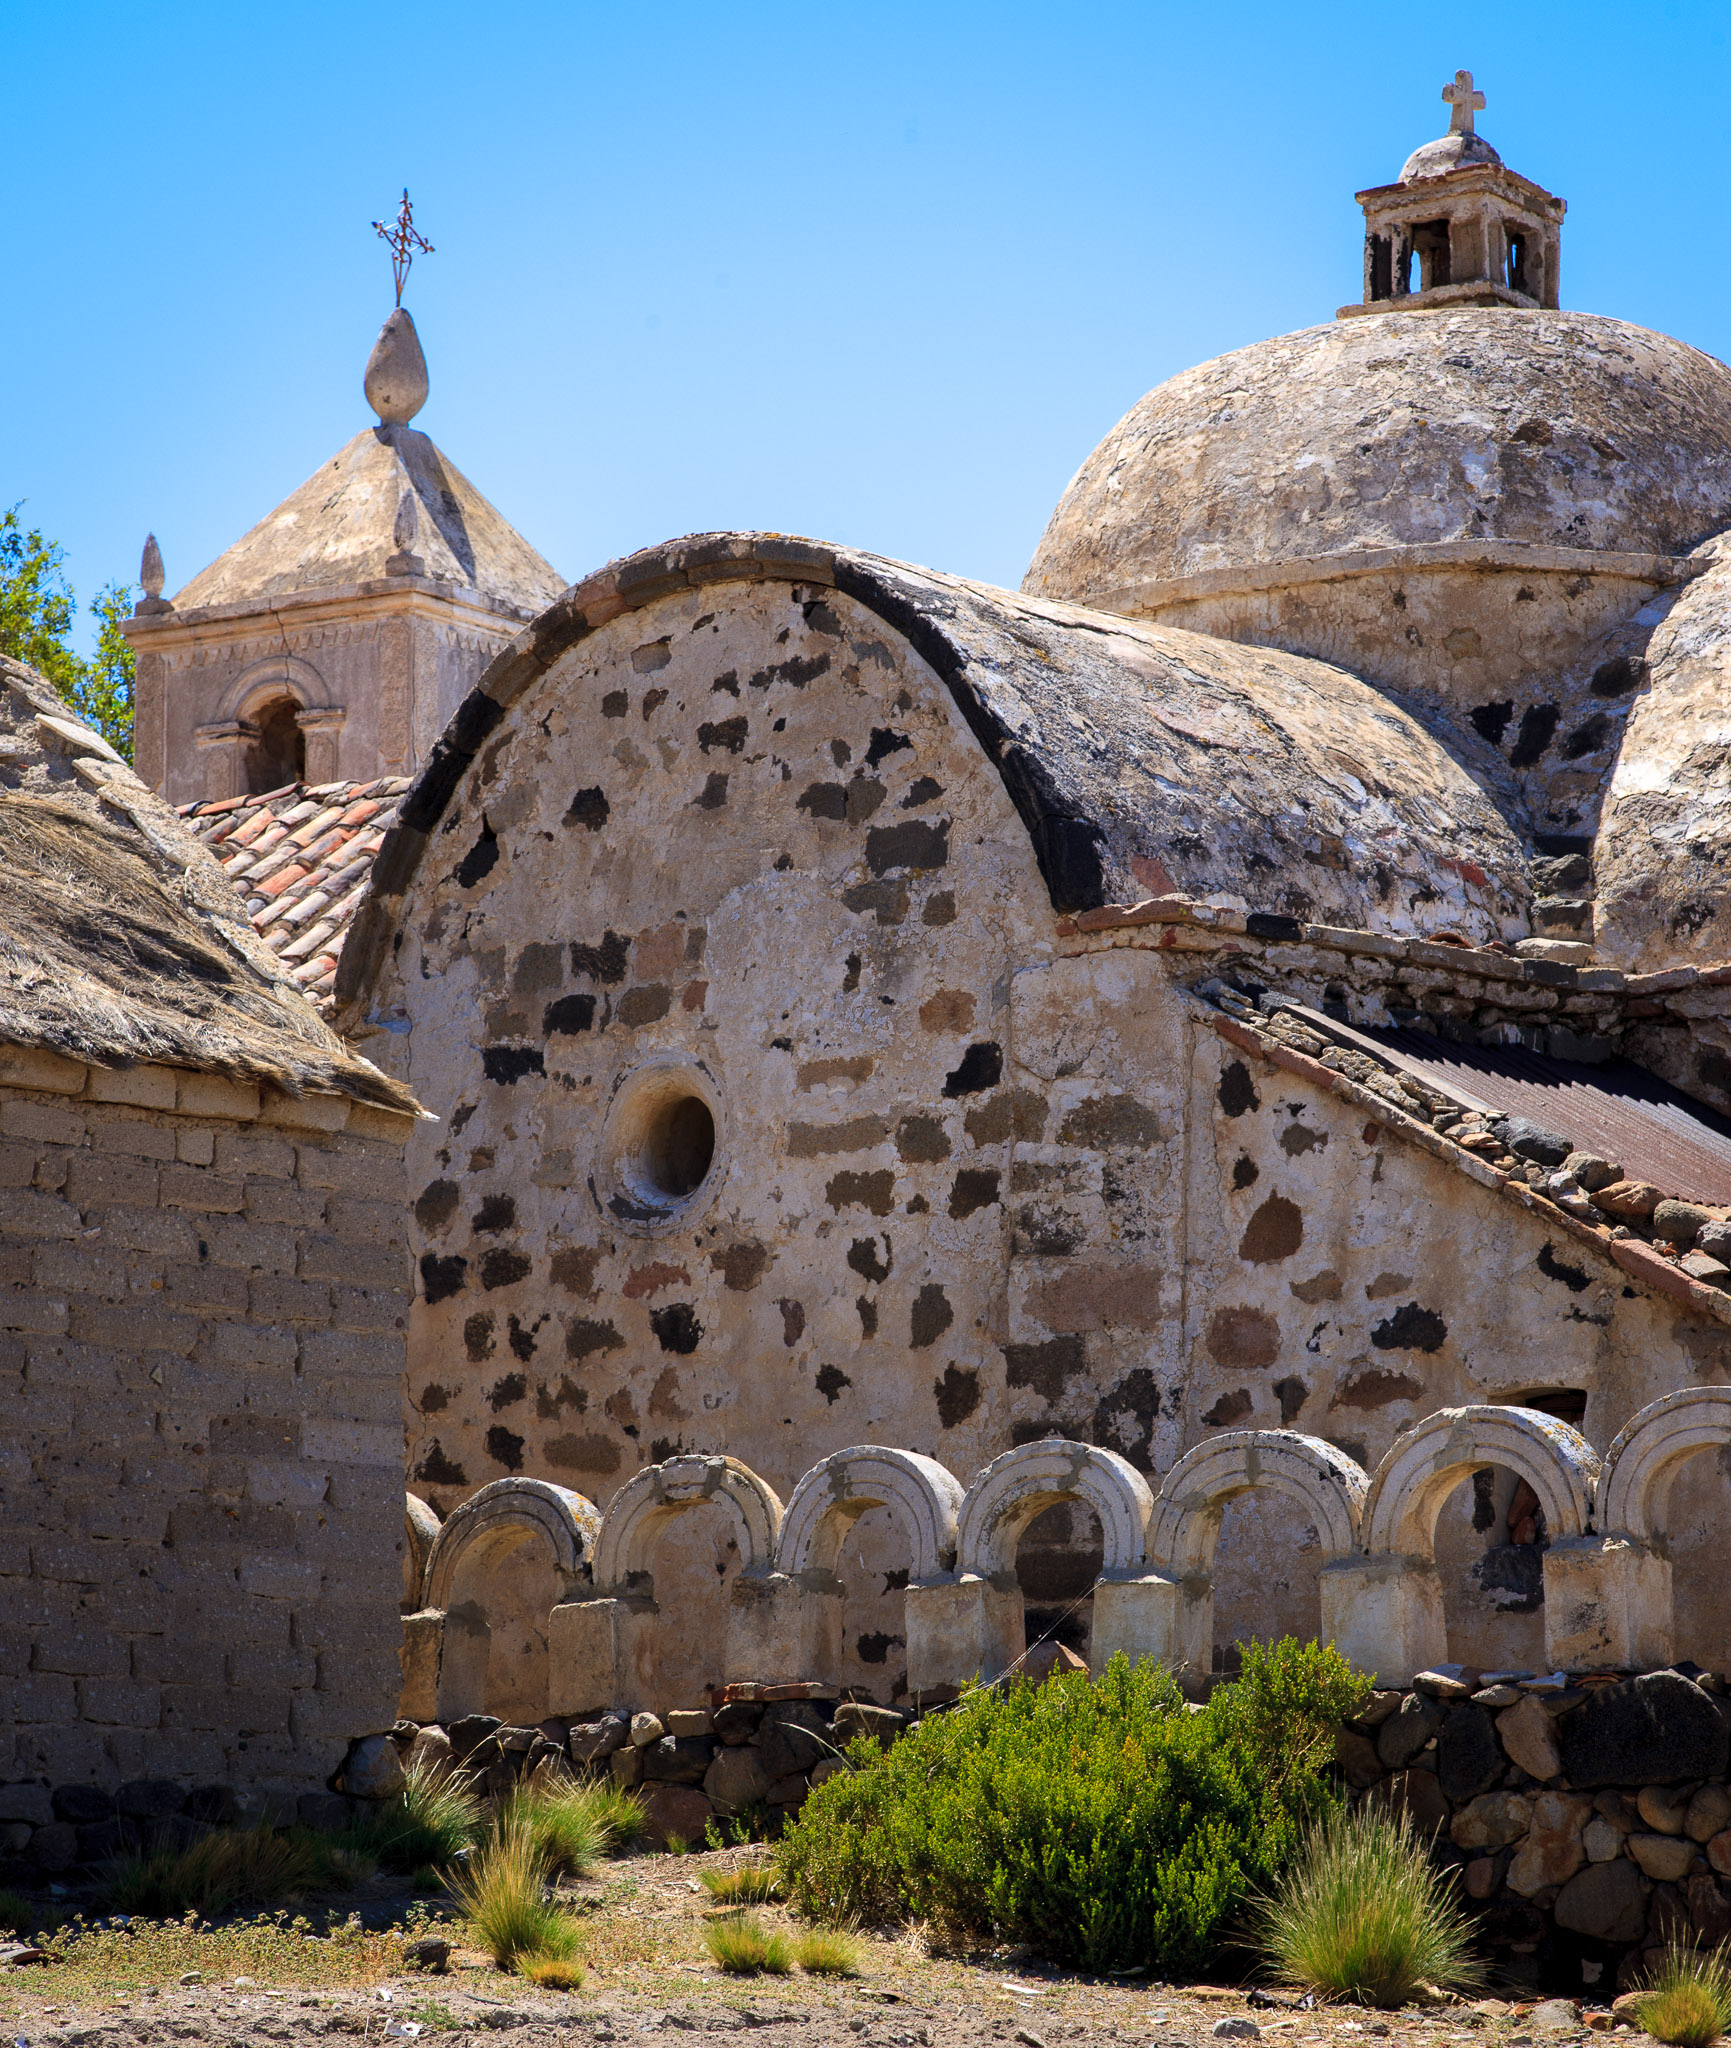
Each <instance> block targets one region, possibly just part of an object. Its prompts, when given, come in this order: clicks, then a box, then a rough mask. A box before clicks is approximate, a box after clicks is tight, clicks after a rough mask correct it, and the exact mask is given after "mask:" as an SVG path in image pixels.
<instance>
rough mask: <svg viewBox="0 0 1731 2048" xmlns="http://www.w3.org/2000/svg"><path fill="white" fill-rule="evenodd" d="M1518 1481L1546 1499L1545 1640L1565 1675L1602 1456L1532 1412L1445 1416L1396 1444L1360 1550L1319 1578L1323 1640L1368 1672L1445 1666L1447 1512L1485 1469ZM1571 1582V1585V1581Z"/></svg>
mask: <svg viewBox="0 0 1731 2048" xmlns="http://www.w3.org/2000/svg"><path fill="white" fill-rule="evenodd" d="M1485 1465H1501V1466H1503V1467H1505V1468H1506V1469H1507V1470H1509V1471H1511V1472H1515V1473H1517V1474H1518V1475H1519V1476H1520V1477H1521V1478H1522V1479H1524V1480H1526V1482H1527V1484H1528V1485H1529V1486H1530V1487H1531V1488H1532V1489H1533V1491H1534V1493H1536V1494H1537V1495H1538V1498H1539V1505H1540V1507H1541V1508H1543V1510H1544V1515H1545V1528H1546V1532H1547V1534H1548V1536H1549V1538H1550V1549H1549V1550H1548V1551H1547V1553H1546V1556H1545V1562H1544V1577H1545V1641H1546V1648H1547V1655H1548V1656H1549V1657H1550V1659H1551V1660H1552V1662H1553V1663H1555V1664H1557V1665H1559V1666H1562V1667H1564V1668H1566V1667H1567V1666H1568V1664H1569V1663H1571V1662H1573V1661H1576V1660H1575V1659H1574V1658H1573V1657H1572V1656H1571V1654H1570V1649H1571V1643H1572V1642H1573V1641H1574V1640H1575V1634H1578V1633H1579V1632H1578V1631H1575V1634H1571V1630H1572V1629H1573V1622H1572V1621H1571V1619H1570V1617H1571V1616H1578V1615H1579V1614H1580V1613H1581V1611H1582V1602H1581V1598H1580V1588H1579V1584H1578V1570H1579V1565H1580V1561H1581V1546H1582V1545H1583V1544H1584V1543H1588V1542H1590V1541H1591V1539H1590V1538H1589V1537H1588V1534H1587V1531H1588V1524H1589V1522H1590V1520H1591V1516H1592V1508H1593V1494H1594V1489H1595V1487H1596V1485H1597V1483H1598V1478H1599V1456H1598V1453H1597V1452H1596V1451H1595V1450H1594V1449H1593V1447H1592V1445H1591V1444H1589V1443H1588V1442H1587V1440H1586V1438H1585V1437H1584V1436H1582V1435H1581V1434H1580V1432H1579V1431H1578V1430H1574V1429H1571V1428H1570V1427H1569V1426H1568V1424H1567V1423H1566V1422H1559V1421H1557V1419H1556V1418H1555V1417H1554V1416H1551V1415H1541V1414H1540V1413H1539V1412H1538V1410H1537V1409H1534V1408H1503V1407H1495V1406H1490V1405H1483V1406H1474V1407H1471V1408H1442V1409H1439V1410H1438V1411H1437V1413H1436V1414H1435V1415H1430V1416H1427V1417H1426V1418H1425V1420H1424V1421H1423V1422H1421V1423H1419V1424H1418V1425H1417V1427H1416V1428H1414V1429H1409V1430H1408V1431H1407V1432H1406V1433H1405V1435H1403V1436H1400V1437H1397V1438H1396V1439H1395V1441H1394V1443H1393V1444H1392V1445H1391V1446H1390V1448H1389V1451H1388V1454H1387V1456H1386V1457H1384V1459H1383V1460H1382V1462H1381V1463H1380V1464H1379V1465H1378V1466H1377V1468H1376V1470H1375V1472H1374V1473H1372V1475H1371V1481H1370V1491H1369V1493H1368V1494H1367V1495H1366V1497H1365V1503H1364V1515H1363V1519H1362V1521H1361V1522H1360V1525H1359V1540H1360V1543H1361V1546H1362V1550H1361V1553H1360V1554H1359V1555H1357V1556H1354V1557H1349V1558H1342V1559H1339V1560H1337V1561H1336V1562H1335V1563H1333V1564H1332V1565H1327V1566H1325V1567H1324V1569H1323V1573H1322V1632H1323V1635H1324V1636H1325V1637H1326V1638H1328V1639H1330V1640H1332V1641H1333V1642H1334V1644H1335V1645H1336V1647H1337V1648H1338V1649H1339V1650H1340V1651H1341V1653H1342V1654H1343V1655H1344V1656H1345V1657H1347V1658H1348V1659H1349V1660H1350V1661H1351V1662H1352V1663H1353V1664H1355V1665H1356V1666H1357V1667H1358V1668H1359V1669H1360V1670H1361V1671H1374V1672H1375V1673H1377V1675H1378V1676H1379V1677H1380V1678H1381V1679H1382V1680H1383V1682H1384V1683H1385V1684H1391V1683H1395V1682H1404V1681H1405V1680H1406V1679H1408V1678H1410V1677H1412V1675H1413V1674H1414V1673H1415V1672H1418V1671H1422V1670H1424V1669H1425V1668H1426V1666H1427V1665H1432V1664H1440V1663H1443V1662H1445V1661H1446V1659H1447V1657H1448V1654H1449V1644H1448V1624H1447V1621H1446V1620H1445V1618H1444V1614H1443V1602H1442V1586H1441V1582H1440V1580H1439V1579H1438V1577H1437V1570H1436V1525H1437V1516H1438V1515H1439V1514H1440V1513H1441V1512H1442V1505H1443V1502H1444V1501H1445V1500H1447V1499H1448V1497H1449V1495H1450V1494H1451V1493H1452V1492H1453V1491H1454V1489H1455V1488H1456V1487H1457V1486H1458V1485H1459V1484H1460V1483H1461V1481H1462V1480H1463V1479H1466V1478H1467V1477H1469V1476H1470V1475H1471V1474H1472V1473H1473V1472H1476V1471H1477V1470H1478V1469H1479V1468H1480V1467H1481V1466H1485ZM1565 1576H1567V1577H1568V1580H1569V1583H1568V1584H1567V1586H1565V1584H1564V1579H1565Z"/></svg>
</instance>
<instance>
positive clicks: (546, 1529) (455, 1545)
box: [421, 1479, 601, 1608]
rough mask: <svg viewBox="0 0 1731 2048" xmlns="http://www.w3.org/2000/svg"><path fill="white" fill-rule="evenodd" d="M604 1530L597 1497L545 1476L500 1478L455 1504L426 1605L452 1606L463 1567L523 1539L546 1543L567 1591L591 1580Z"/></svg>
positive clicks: (432, 1561) (468, 1569)
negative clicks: (540, 1477) (597, 1505)
mask: <svg viewBox="0 0 1731 2048" xmlns="http://www.w3.org/2000/svg"><path fill="white" fill-rule="evenodd" d="M600 1535H601V1511H600V1509H599V1508H598V1507H596V1505H595V1503H594V1502H593V1501H592V1500H589V1499H586V1498H585V1497H584V1495H582V1494H580V1493H573V1492H572V1491H571V1490H570V1488H569V1487H564V1486H554V1485H553V1484H551V1482H550V1481H548V1480H545V1479H495V1480H494V1481H493V1482H492V1484H491V1485H488V1486H483V1487H482V1488H481V1490H480V1492H479V1493H475V1494H471V1495H470V1497H469V1498H468V1499H467V1500H466V1501H464V1503H463V1504H462V1506H461V1507H459V1508H453V1509H452V1510H451V1513H450V1515H449V1516H448V1518H447V1519H446V1521H445V1523H444V1525H443V1526H442V1527H441V1529H440V1530H439V1533H438V1536H437V1538H436V1540H435V1541H434V1543H433V1547H432V1551H431V1554H430V1555H429V1557H428V1559H427V1579H426V1592H425V1595H424V1597H423V1600H422V1603H421V1604H422V1605H423V1606H424V1607H437V1608H448V1607H449V1606H450V1604H451V1595H452V1592H453V1590H454V1589H455V1588H456V1583H457V1575H458V1572H459V1570H461V1571H462V1572H463V1575H464V1576H465V1577H468V1576H470V1575H471V1574H472V1573H473V1571H474V1569H475V1567H476V1566H478V1565H483V1564H485V1563H486V1562H488V1561H489V1560H490V1559H493V1558H498V1557H502V1556H504V1555H505V1553H506V1552H508V1551H511V1550H515V1549H516V1548H517V1547H518V1545H519V1544H522V1543H529V1542H540V1543H545V1544H546V1545H547V1547H548V1549H549V1550H550V1551H551V1553H552V1558H553V1566H554V1569H555V1570H556V1571H557V1572H558V1573H559V1575H560V1577H561V1578H562V1580H563V1581H564V1582H565V1597H566V1598H569V1597H570V1596H571V1594H572V1593H574V1592H576V1591H578V1590H579V1589H580V1588H583V1587H585V1586H587V1584H588V1582H589V1575H590V1572H591V1569H592V1567H593V1560H594V1557H595V1551H596V1546H597V1543H598V1541H599V1539H600Z"/></svg>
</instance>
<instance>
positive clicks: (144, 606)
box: [133, 533, 174, 618]
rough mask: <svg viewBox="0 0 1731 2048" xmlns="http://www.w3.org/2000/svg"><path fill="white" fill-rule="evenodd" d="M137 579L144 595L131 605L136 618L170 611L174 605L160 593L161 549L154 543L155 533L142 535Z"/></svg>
mask: <svg viewBox="0 0 1731 2048" xmlns="http://www.w3.org/2000/svg"><path fill="white" fill-rule="evenodd" d="M138 580H139V582H140V584H141V585H142V586H143V588H144V595H143V596H142V597H141V598H140V599H139V600H138V602H137V604H136V605H134V606H133V614H134V616H135V617H137V618H149V617H151V616H152V615H153V614H154V613H157V612H171V611H173V609H174V607H173V605H171V604H170V603H168V602H167V600H166V599H165V598H164V597H163V594H162V550H161V548H159V547H158V546H157V545H156V535H155V534H154V533H147V534H146V535H145V536H144V555H143V558H142V560H141V561H140V562H139V564H138Z"/></svg>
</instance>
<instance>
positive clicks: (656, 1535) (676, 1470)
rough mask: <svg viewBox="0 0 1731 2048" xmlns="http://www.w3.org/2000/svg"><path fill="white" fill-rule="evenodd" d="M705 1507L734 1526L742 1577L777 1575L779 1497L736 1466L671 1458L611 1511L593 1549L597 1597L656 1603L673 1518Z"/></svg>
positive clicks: (627, 1489)
mask: <svg viewBox="0 0 1731 2048" xmlns="http://www.w3.org/2000/svg"><path fill="white" fill-rule="evenodd" d="M705 1506H715V1507H718V1508H720V1509H721V1510H722V1511H723V1513H725V1514H727V1515H729V1516H730V1517H731V1518H732V1520H733V1523H734V1526H735V1530H736V1533H737V1535H738V1539H739V1561H740V1570H741V1571H742V1572H748V1573H751V1574H753V1575H761V1574H763V1573H766V1572H768V1571H770V1570H771V1569H772V1567H773V1565H774V1560H775V1542H776V1537H777V1536H778V1535H779V1533H780V1530H781V1512H782V1511H781V1502H780V1500H779V1499H778V1498H777V1496H776V1494H775V1492H774V1490H773V1489H772V1488H771V1487H769V1486H768V1485H767V1484H766V1483H765V1482H764V1481H763V1480H761V1479H760V1478H759V1477H758V1476H757V1474H756V1473H755V1472H753V1471H752V1470H751V1468H750V1467H749V1466H748V1465H742V1464H741V1463H740V1461H739V1460H738V1459H737V1458H716V1457H684V1458H668V1459H666V1460H665V1461H664V1462H663V1463H661V1464H659V1465H648V1466H645V1467H644V1469H643V1470H642V1471H641V1472H639V1473H638V1474H637V1476H636V1478H635V1479H630V1480H627V1481H626V1483H625V1484H624V1485H623V1486H622V1487H621V1488H620V1489H619V1491H618V1492H617V1493H616V1494H615V1495H614V1496H613V1498H612V1499H611V1500H610V1501H609V1502H608V1503H607V1512H606V1514H605V1515H603V1516H602V1518H601V1535H600V1540H599V1542H598V1543H597V1545H596V1548H595V1585H596V1588H597V1590H598V1591H600V1592H601V1593H603V1594H606V1595H608V1596H609V1597H613V1598H619V1597H624V1596H637V1597H642V1598H646V1599H653V1598H654V1579H653V1575H652V1572H651V1562H652V1560H653V1558H654V1555H655V1546H656V1544H657V1543H658V1542H659V1541H660V1540H661V1534H662V1531H663V1530H664V1529H665V1528H666V1527H667V1525H668V1523H669V1522H671V1521H672V1520H673V1519H674V1517H675V1516H677V1515H682V1514H684V1513H686V1512H687V1510H688V1509H691V1508H698V1507H705Z"/></svg>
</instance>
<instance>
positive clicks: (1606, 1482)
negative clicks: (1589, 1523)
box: [1593, 1387, 1731, 1548]
mask: <svg viewBox="0 0 1731 2048" xmlns="http://www.w3.org/2000/svg"><path fill="white" fill-rule="evenodd" d="M1727 1444H1731V1387H1686V1388H1684V1389H1682V1390H1681V1391H1680V1392H1678V1393H1675V1394H1665V1395H1663V1396H1661V1398H1660V1399H1659V1400H1657V1401H1650V1402H1648V1404H1647V1406H1646V1407H1645V1408H1643V1409H1641V1410H1639V1412H1638V1413H1636V1414H1634V1415H1632V1416H1630V1418H1629V1420H1628V1421H1627V1422H1626V1423H1625V1424H1624V1425H1623V1427H1622V1429H1621V1430H1619V1431H1618V1433H1617V1437H1616V1441H1615V1442H1614V1443H1613V1444H1612V1445H1611V1448H1610V1449H1609V1450H1608V1451H1607V1452H1606V1453H1605V1465H1604V1470H1603V1471H1602V1472H1601V1473H1600V1475H1599V1489H1598V1495H1597V1506H1596V1511H1595V1514H1594V1518H1593V1519H1594V1524H1595V1526H1596V1527H1597V1529H1598V1530H1599V1532H1600V1534H1601V1535H1605V1536H1609V1535H1623V1536H1630V1537H1633V1538H1634V1539H1635V1540H1636V1541H1637V1542H1639V1543H1643V1544H1647V1545H1657V1546H1659V1547H1661V1548H1662V1547H1663V1545H1664V1540H1665V1526H1664V1525H1665V1508H1666V1503H1667V1501H1668V1499H1669V1496H1670V1492H1671V1481H1672V1480H1673V1479H1674V1478H1675V1477H1676V1475H1677V1471H1678V1468H1679V1467H1680V1466H1682V1465H1684V1464H1686V1463H1687V1462H1688V1460H1689V1459H1690V1458H1692V1457H1694V1456H1695V1454H1696V1453H1697V1452H1698V1451H1707V1450H1722V1449H1723V1448H1724V1447H1725V1445H1727Z"/></svg>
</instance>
